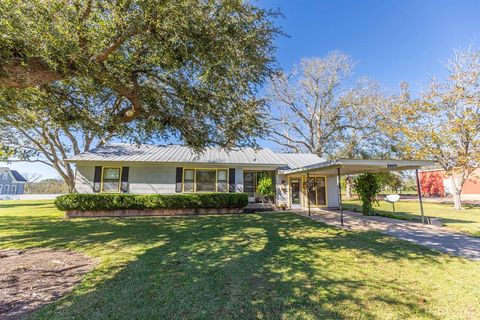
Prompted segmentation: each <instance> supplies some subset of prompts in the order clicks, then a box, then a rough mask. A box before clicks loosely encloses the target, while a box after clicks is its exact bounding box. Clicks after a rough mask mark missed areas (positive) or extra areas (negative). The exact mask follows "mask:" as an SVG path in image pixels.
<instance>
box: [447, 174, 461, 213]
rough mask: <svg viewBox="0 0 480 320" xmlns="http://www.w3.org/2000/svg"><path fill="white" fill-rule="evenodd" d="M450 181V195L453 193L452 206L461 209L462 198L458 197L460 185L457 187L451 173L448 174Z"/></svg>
mask: <svg viewBox="0 0 480 320" xmlns="http://www.w3.org/2000/svg"><path fill="white" fill-rule="evenodd" d="M449 177H450V182H451V186H452V195H453V207H454V208H455V209H456V210H461V209H462V199H461V198H460V194H461V193H462V189H461V187H460V188H459V187H458V186H457V181H456V180H455V177H454V176H453V174H451V175H450V176H449Z"/></svg>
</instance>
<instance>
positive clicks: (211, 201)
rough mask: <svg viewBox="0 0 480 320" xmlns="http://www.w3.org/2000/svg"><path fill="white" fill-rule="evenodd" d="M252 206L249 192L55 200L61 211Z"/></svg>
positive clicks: (71, 196)
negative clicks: (249, 202)
mask: <svg viewBox="0 0 480 320" xmlns="http://www.w3.org/2000/svg"><path fill="white" fill-rule="evenodd" d="M247 204H248V196H247V194H246V193H189V194H146V195H136V194H78V193H77V194H75V193H72V194H67V195H63V196H60V197H58V198H57V199H55V206H56V207H57V208H58V209H60V210H64V211H67V210H83V211H98V210H122V209H138V210H143V209H184V208H185V209H214V208H215V209H221V208H243V207H245V206H247Z"/></svg>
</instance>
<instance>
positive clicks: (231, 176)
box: [67, 144, 434, 209]
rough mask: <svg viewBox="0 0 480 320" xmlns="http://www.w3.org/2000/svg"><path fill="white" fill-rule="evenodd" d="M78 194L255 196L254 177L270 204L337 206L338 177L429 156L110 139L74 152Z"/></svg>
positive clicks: (413, 165) (412, 164)
mask: <svg viewBox="0 0 480 320" xmlns="http://www.w3.org/2000/svg"><path fill="white" fill-rule="evenodd" d="M67 161H68V162H71V163H74V164H75V166H76V175H75V189H76V192H79V193H136V194H148V193H191V192H246V193H247V194H248V196H249V200H250V201H251V202H253V201H256V200H258V198H259V194H258V190H257V187H258V181H259V178H260V177H262V176H263V175H268V176H270V177H271V178H272V180H273V185H274V187H275V200H274V201H275V203H276V204H277V205H280V206H283V205H285V206H286V207H289V208H292V209H295V208H298V209H301V208H306V207H310V206H312V207H338V206H339V203H340V201H341V199H340V197H339V192H338V180H337V176H340V175H341V174H355V173H363V172H381V171H391V170H408V169H417V168H420V167H422V166H431V165H433V164H434V163H433V162H431V161H404V160H354V159H337V160H326V159H322V158H320V157H318V156H316V155H314V154H302V153H277V152H273V151H272V150H270V149H267V148H264V149H252V148H236V149H234V150H229V151H226V150H222V149H219V148H214V147H210V148H207V149H206V150H205V151H204V152H203V153H201V154H196V153H195V152H194V151H193V150H192V149H190V148H188V147H186V146H179V145H168V146H159V145H140V146H136V145H129V144H111V145H107V146H103V147H99V148H97V149H94V150H90V151H88V152H84V153H81V154H78V155H75V156H73V157H72V158H70V159H68V160H67Z"/></svg>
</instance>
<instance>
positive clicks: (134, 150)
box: [68, 144, 322, 169]
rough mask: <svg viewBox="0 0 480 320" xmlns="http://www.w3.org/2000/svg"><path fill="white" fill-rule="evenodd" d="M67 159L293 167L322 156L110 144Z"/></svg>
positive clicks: (267, 151) (306, 164) (316, 160)
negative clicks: (196, 150) (197, 150)
mask: <svg viewBox="0 0 480 320" xmlns="http://www.w3.org/2000/svg"><path fill="white" fill-rule="evenodd" d="M68 161H69V162H86V161H88V162H117V161H119V162H120V161H121V162H145V163H204V164H241V165H251V166H255V165H261V166H264V165H271V166H276V167H282V168H285V169H293V168H297V167H303V166H308V165H311V164H314V163H318V162H319V161H322V159H321V158H319V157H318V156H316V155H314V154H280V153H275V152H273V151H272V150H270V149H268V148H264V149H253V148H237V149H233V150H228V151H226V150H224V149H221V148H216V147H209V148H206V149H205V151H204V152H203V153H200V154H197V153H195V152H194V151H193V150H192V149H191V148H189V147H186V146H180V145H166V146H164V145H135V144H110V145H107V146H103V147H99V148H96V149H93V150H90V151H88V152H84V153H81V154H78V155H75V156H73V157H71V158H69V159H68Z"/></svg>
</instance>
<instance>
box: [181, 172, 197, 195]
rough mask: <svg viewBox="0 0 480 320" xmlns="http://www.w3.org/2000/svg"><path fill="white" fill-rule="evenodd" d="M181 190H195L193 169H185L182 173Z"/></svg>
mask: <svg viewBox="0 0 480 320" xmlns="http://www.w3.org/2000/svg"><path fill="white" fill-rule="evenodd" d="M183 191H184V192H194V191H195V170H192V169H186V170H185V172H184V174H183Z"/></svg>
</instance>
